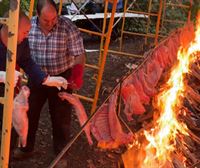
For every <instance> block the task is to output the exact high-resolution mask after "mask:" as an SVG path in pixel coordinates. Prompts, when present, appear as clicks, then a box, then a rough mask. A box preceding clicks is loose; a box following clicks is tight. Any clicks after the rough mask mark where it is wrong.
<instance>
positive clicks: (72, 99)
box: [58, 92, 93, 145]
mask: <svg viewBox="0 0 200 168" xmlns="http://www.w3.org/2000/svg"><path fill="white" fill-rule="evenodd" d="M58 96H59V97H60V98H61V99H62V100H67V101H68V102H69V103H71V104H72V105H73V107H74V109H75V112H76V115H77V117H78V120H79V123H80V125H81V126H83V124H85V122H86V121H87V119H88V117H87V114H86V112H85V109H84V107H83V105H82V103H81V101H80V100H79V98H78V97H76V96H74V95H72V94H69V93H66V92H59V93H58ZM84 131H85V134H86V137H87V140H88V143H89V144H90V145H92V144H93V141H92V138H91V136H90V123H87V125H86V126H85V128H84Z"/></svg>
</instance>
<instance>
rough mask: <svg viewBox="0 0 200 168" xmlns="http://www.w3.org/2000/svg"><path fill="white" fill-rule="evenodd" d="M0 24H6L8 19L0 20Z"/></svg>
mask: <svg viewBox="0 0 200 168" xmlns="http://www.w3.org/2000/svg"><path fill="white" fill-rule="evenodd" d="M0 24H8V19H7V18H2V17H1V18H0Z"/></svg>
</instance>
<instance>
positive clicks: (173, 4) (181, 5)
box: [166, 3, 190, 8]
mask: <svg viewBox="0 0 200 168" xmlns="http://www.w3.org/2000/svg"><path fill="white" fill-rule="evenodd" d="M166 6H173V7H179V8H190V6H188V5H183V4H180V3H179V4H175V3H166Z"/></svg>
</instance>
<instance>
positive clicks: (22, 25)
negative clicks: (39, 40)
mask: <svg viewBox="0 0 200 168" xmlns="http://www.w3.org/2000/svg"><path fill="white" fill-rule="evenodd" d="M30 28H31V24H30V21H29V20H28V19H26V18H22V19H21V20H20V22H19V29H18V30H19V31H18V40H17V43H18V44H20V43H21V42H22V41H23V40H24V39H25V38H26V37H27V36H28V34H29V31H30Z"/></svg>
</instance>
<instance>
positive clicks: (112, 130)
mask: <svg viewBox="0 0 200 168" xmlns="http://www.w3.org/2000/svg"><path fill="white" fill-rule="evenodd" d="M118 93H119V90H118V91H116V92H114V93H113V94H112V95H111V96H110V98H109V101H108V102H107V103H104V104H103V105H102V106H101V107H100V108H99V109H98V110H97V111H96V113H95V116H94V117H93V119H92V121H91V132H92V134H93V136H94V137H95V139H96V140H97V141H98V147H100V148H104V149H115V148H118V147H119V146H120V145H123V144H128V143H130V142H131V141H132V138H133V136H132V134H130V133H129V134H127V133H125V132H123V130H122V127H121V124H120V121H119V119H118V117H117V113H116V108H117V107H116V106H117V96H118Z"/></svg>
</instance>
